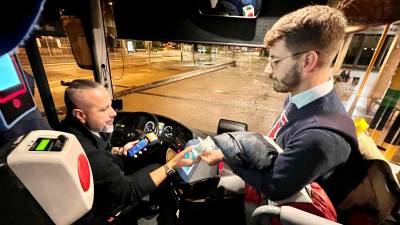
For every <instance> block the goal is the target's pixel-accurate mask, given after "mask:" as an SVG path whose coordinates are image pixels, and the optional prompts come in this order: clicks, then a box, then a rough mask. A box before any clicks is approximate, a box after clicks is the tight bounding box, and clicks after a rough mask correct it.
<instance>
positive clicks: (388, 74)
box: [368, 27, 400, 110]
mask: <svg viewBox="0 0 400 225" xmlns="http://www.w3.org/2000/svg"><path fill="white" fill-rule="evenodd" d="M399 28H400V27H398V30H397V33H396V35H395V36H394V38H393V41H392V44H391V46H390V49H389V51H388V53H387V55H386V58H385V60H384V61H383V64H382V67H381V68H380V70H379V73H378V74H377V77H376V79H375V81H374V83H373V84H372V85H371V89H370V91H369V93H368V99H369V101H370V102H372V101H373V99H382V97H383V96H384V95H385V92H386V90H387V87H388V86H389V83H390V81H391V80H392V77H393V74H394V73H395V71H396V68H397V66H398V65H399V63H400V29H399ZM370 104H371V103H369V104H368V105H370ZM368 110H369V109H368Z"/></svg>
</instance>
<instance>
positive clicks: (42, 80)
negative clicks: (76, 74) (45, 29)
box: [25, 36, 60, 129]
mask: <svg viewBox="0 0 400 225" xmlns="http://www.w3.org/2000/svg"><path fill="white" fill-rule="evenodd" d="M25 49H26V54H27V55H28V59H29V63H30V64H31V68H32V72H33V76H34V77H35V81H36V85H37V87H38V90H39V94H40V98H41V99H42V103H43V107H44V112H45V113H46V117H47V120H48V122H49V125H50V126H51V127H52V128H53V129H57V128H58V126H59V124H60V121H59V119H58V116H57V110H56V107H55V105H54V100H53V96H52V95H51V91H50V87H49V82H48V80H47V76H46V72H45V70H44V67H43V61H42V58H41V57H40V53H39V49H38V47H37V43H36V41H35V37H34V36H32V37H30V38H29V39H28V41H27V42H26V45H25Z"/></svg>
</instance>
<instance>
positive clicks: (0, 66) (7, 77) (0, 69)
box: [0, 54, 21, 91]
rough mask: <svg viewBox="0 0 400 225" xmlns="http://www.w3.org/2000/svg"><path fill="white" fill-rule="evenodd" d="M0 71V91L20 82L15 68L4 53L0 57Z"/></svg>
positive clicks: (8, 56)
mask: <svg viewBox="0 0 400 225" xmlns="http://www.w3.org/2000/svg"><path fill="white" fill-rule="evenodd" d="M0 73H1V82H0V91H5V90H7V89H9V88H12V87H14V86H17V85H19V84H21V81H20V79H19V76H18V74H17V71H16V68H15V67H14V64H13V62H12V61H11V58H10V55H8V54H4V55H2V56H1V57H0Z"/></svg>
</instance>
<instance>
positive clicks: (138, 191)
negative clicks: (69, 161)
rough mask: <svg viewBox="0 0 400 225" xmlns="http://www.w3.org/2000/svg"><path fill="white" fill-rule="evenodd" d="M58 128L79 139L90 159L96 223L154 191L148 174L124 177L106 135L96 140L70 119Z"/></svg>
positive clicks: (121, 164) (142, 173)
mask: <svg viewBox="0 0 400 225" xmlns="http://www.w3.org/2000/svg"><path fill="white" fill-rule="evenodd" d="M60 129H61V130H62V131H65V132H68V133H71V134H74V135H75V136H76V137H77V138H78V140H79V142H80V143H81V145H82V147H83V149H84V151H85V153H86V155H87V157H88V159H89V163H90V167H91V169H92V174H93V180H94V203H93V208H92V213H93V215H94V218H95V224H104V221H105V220H106V219H107V218H108V217H109V216H110V215H111V213H115V212H113V211H114V210H116V209H118V208H120V207H121V206H127V205H130V204H136V203H138V202H139V201H140V200H141V198H142V197H143V196H145V195H147V194H149V193H150V192H152V191H153V190H155V188H156V186H155V184H154V182H153V181H152V179H151V178H150V175H149V172H148V171H143V170H140V171H138V172H136V173H134V174H130V175H125V174H124V171H123V170H124V168H123V161H122V159H120V158H118V157H116V156H114V155H112V154H111V145H110V142H109V139H110V137H109V135H107V134H104V133H100V137H98V136H97V135H95V134H93V133H92V132H91V131H89V129H87V127H86V126H84V125H83V124H81V123H80V122H79V121H78V120H76V119H75V118H71V117H67V118H66V119H64V120H63V121H62V122H61V124H60Z"/></svg>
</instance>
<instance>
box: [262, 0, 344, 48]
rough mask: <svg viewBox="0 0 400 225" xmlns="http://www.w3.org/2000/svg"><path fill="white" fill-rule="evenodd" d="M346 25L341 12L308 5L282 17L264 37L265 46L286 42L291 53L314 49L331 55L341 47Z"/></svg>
mask: <svg viewBox="0 0 400 225" xmlns="http://www.w3.org/2000/svg"><path fill="white" fill-rule="evenodd" d="M346 26H347V21H346V18H345V17H344V15H343V13H342V12H341V11H339V10H337V9H335V8H331V7H329V6H323V5H314V6H308V7H304V8H301V9H298V10H296V11H294V12H291V13H289V14H286V15H285V16H283V17H281V18H280V19H279V20H278V21H277V22H276V23H275V24H274V25H273V26H272V28H271V29H270V30H269V31H268V32H267V33H266V34H265V38H264V44H265V45H266V47H270V46H272V45H273V44H274V42H276V41H278V40H284V41H285V44H286V47H287V48H288V50H289V51H290V52H292V53H295V52H300V51H309V50H310V51H311V50H314V51H318V52H319V53H322V54H323V55H330V54H331V53H333V52H336V50H337V49H338V48H339V46H340V44H341V41H342V40H343V38H344V35H345V28H346Z"/></svg>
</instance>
